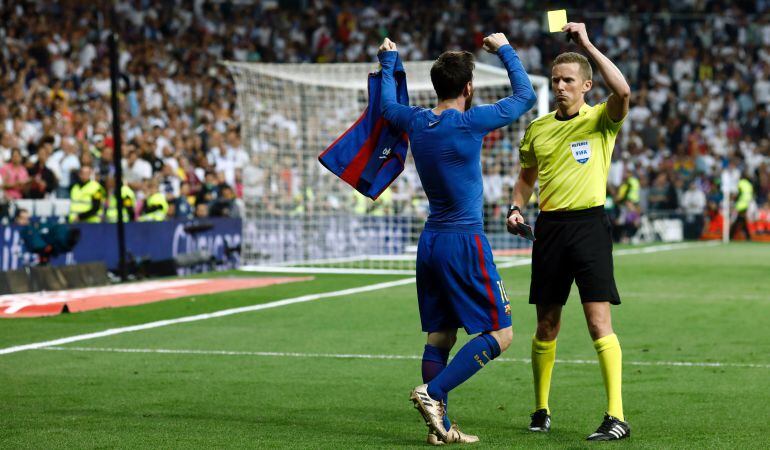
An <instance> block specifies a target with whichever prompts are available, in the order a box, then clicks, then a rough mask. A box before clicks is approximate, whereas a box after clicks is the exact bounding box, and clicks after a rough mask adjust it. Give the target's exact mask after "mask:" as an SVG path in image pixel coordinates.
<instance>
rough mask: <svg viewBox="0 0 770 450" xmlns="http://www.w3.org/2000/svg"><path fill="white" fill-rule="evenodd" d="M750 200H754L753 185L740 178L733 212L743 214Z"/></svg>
mask: <svg viewBox="0 0 770 450" xmlns="http://www.w3.org/2000/svg"><path fill="white" fill-rule="evenodd" d="M752 198H754V185H752V184H751V181H749V180H747V179H745V178H741V181H739V182H738V199H737V200H736V201H735V210H736V211H740V212H743V211H746V210H747V209H749V204H751V199H752Z"/></svg>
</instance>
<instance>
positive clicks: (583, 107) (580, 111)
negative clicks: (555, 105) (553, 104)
mask: <svg viewBox="0 0 770 450" xmlns="http://www.w3.org/2000/svg"><path fill="white" fill-rule="evenodd" d="M588 108H590V106H588V103H583V104H582V105H580V109H578V111H577V112H576V113H575V114H572V115H571V116H567V117H559V111H558V110H556V114H554V115H553V117H554V119H556V120H558V121H559V122H567V121H569V120H572V119H574V118H575V117H577V116H579V115H581V114H585V112H586V111H587V110H588Z"/></svg>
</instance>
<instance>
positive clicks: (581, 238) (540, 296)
mask: <svg viewBox="0 0 770 450" xmlns="http://www.w3.org/2000/svg"><path fill="white" fill-rule="evenodd" d="M611 227H612V225H611V224H610V220H609V218H608V217H607V215H606V214H605V213H604V207H603V206H597V207H594V208H588V209H583V210H579V211H541V212H540V215H539V216H538V217H537V222H535V238H536V240H535V244H534V247H533V249H532V282H531V284H530V288H529V302H530V303H532V304H559V305H564V304H565V303H567V297H569V291H570V288H571V287H572V281H575V283H576V284H577V287H578V290H579V291H580V300H581V301H582V302H583V303H585V302H610V303H612V304H615V305H618V304H620V295H619V294H618V288H617V287H616V286H615V277H614V275H613V264H612V229H611Z"/></svg>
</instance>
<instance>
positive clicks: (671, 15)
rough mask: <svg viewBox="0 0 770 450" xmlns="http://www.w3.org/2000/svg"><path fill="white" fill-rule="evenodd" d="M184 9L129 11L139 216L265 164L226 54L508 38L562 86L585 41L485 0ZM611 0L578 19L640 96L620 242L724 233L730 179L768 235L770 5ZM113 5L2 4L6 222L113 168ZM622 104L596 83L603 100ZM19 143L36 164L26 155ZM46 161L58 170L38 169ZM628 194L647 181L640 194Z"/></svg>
mask: <svg viewBox="0 0 770 450" xmlns="http://www.w3.org/2000/svg"><path fill="white" fill-rule="evenodd" d="M182 3H183V2H181V1H179V0H177V1H175V2H160V1H143V2H133V1H122V2H118V3H117V13H118V16H119V17H120V20H119V23H118V29H119V32H120V36H121V39H122V40H121V48H120V56H119V66H120V71H121V81H120V83H121V99H122V107H123V111H124V119H123V138H124V143H125V145H124V155H125V160H124V164H125V166H124V169H125V178H126V181H127V183H128V184H129V186H130V187H131V188H132V189H133V190H134V191H135V192H136V200H137V201H136V204H135V206H136V211H135V213H136V214H135V216H137V217H138V216H139V214H140V213H141V210H142V207H143V204H144V200H145V198H147V197H148V195H149V194H148V192H149V185H150V184H151V183H150V181H151V180H154V181H157V183H158V185H159V186H160V190H161V192H163V193H165V195H166V196H167V198H168V200H169V204H170V205H171V206H170V208H169V216H171V215H172V214H173V215H177V216H178V217H189V216H190V215H192V211H201V212H200V214H206V211H221V210H222V208H213V206H214V205H215V203H216V200H217V197H218V195H219V193H220V192H221V191H222V190H223V189H224V188H225V186H230V187H233V188H234V191H235V192H236V194H237V195H238V197H240V196H241V195H242V192H243V186H242V185H241V180H242V179H243V177H242V175H243V173H242V168H243V167H244V166H245V165H246V164H247V163H248V162H249V161H250V158H249V156H248V154H247V151H246V150H245V149H244V147H243V145H242V144H241V142H240V136H239V132H238V130H239V119H240V117H239V111H238V108H237V107H236V101H235V91H234V87H233V84H232V80H231V79H230V77H229V75H228V74H227V71H226V70H225V68H224V67H223V66H221V65H219V64H218V63H219V62H220V61H222V60H235V61H251V62H256V61H262V62H367V61H374V60H375V59H376V58H375V56H376V55H375V52H376V48H377V43H378V42H380V41H381V40H382V37H383V36H384V35H386V34H387V35H388V36H390V37H392V38H393V39H394V40H395V41H396V42H398V43H399V49H400V51H401V55H402V57H403V58H404V59H406V60H420V59H430V58H433V57H435V56H436V55H437V54H439V53H440V52H441V51H443V50H447V49H455V48H462V49H467V50H471V51H474V52H476V54H477V56H478V60H479V61H482V62H486V63H491V64H497V63H498V62H497V60H496V58H490V57H489V56H488V55H485V54H484V53H483V52H481V51H480V47H481V39H482V37H483V36H484V34H485V33H487V32H490V31H502V32H505V33H506V34H507V35H508V36H509V37H510V39H511V41H512V43H513V45H514V46H515V47H516V48H517V49H518V50H519V54H520V55H521V57H522V60H523V62H524V66H525V67H526V68H528V70H530V71H531V72H532V73H536V74H546V75H547V74H548V73H549V66H548V65H549V62H550V61H551V60H552V58H553V56H554V55H556V54H557V53H559V52H561V51H563V50H566V49H567V48H571V47H569V45H568V44H567V43H566V42H564V41H563V40H561V39H560V37H559V36H552V35H549V34H545V33H543V32H542V27H541V14H542V11H540V10H539V9H538V10H535V9H534V8H539V5H537V6H535V5H533V4H531V3H530V2H524V1H523V0H513V1H511V2H491V1H479V2H472V4H470V3H469V5H470V7H469V9H466V8H464V7H463V6H462V5H461V3H462V2H450V4H449V6H445V7H441V8H438V7H436V5H437V3H438V2H436V1H425V2H411V3H408V4H407V3H406V2H390V3H388V4H387V7H384V6H379V5H377V4H374V3H372V2H368V1H358V2H337V1H318V2H293V3H291V2H288V3H286V4H289V3H291V4H300V3H301V4H304V5H305V6H306V8H304V9H301V8H281V7H279V6H278V5H281V4H284V2H257V3H256V4H250V3H249V4H241V3H242V2H230V1H220V2H206V1H196V2H193V3H192V4H193V5H194V7H193V8H184V7H181V6H182ZM600 3H601V4H597V5H596V7H595V8H592V9H593V11H602V12H592V11H572V10H571V11H570V14H571V18H574V19H580V20H584V21H586V22H587V23H588V26H589V29H590V30H591V31H592V35H593V36H594V37H593V39H594V41H595V42H596V43H597V45H599V46H600V47H601V48H602V50H603V51H605V52H606V54H607V55H608V56H609V57H610V58H612V59H613V60H614V61H617V62H618V66H619V67H620V69H621V70H622V71H623V73H624V74H625V75H626V76H627V78H628V80H629V82H630V83H631V84H632V89H633V92H634V98H633V100H632V108H631V111H630V113H629V117H628V119H627V120H628V124H627V125H626V126H624V127H623V133H622V135H621V136H620V137H619V139H618V144H617V145H618V147H617V148H616V151H615V161H614V162H613V164H612V167H611V169H610V177H609V190H608V192H609V194H610V195H611V196H613V197H614V198H612V200H613V201H614V202H616V203H618V204H619V205H626V206H627V208H617V211H618V213H617V214H616V215H615V220H616V223H617V224H618V225H620V226H619V227H618V229H620V230H627V233H619V235H618V239H624V238H628V234H630V233H632V232H634V231H635V230H636V229H637V228H639V227H640V226H642V223H641V216H642V215H646V216H648V217H661V216H663V217H674V216H675V217H680V218H683V220H684V222H685V234H686V236H685V237H698V236H700V235H701V234H702V233H704V232H705V233H708V231H709V230H710V229H712V228H713V226H712V225H713V223H714V222H713V221H712V220H711V219H713V218H715V217H716V215H717V214H718V211H717V208H718V205H719V203H720V201H721V197H722V189H721V185H722V184H726V185H727V192H729V193H730V194H731V195H735V196H737V194H738V182H739V180H740V178H741V176H742V175H743V176H746V177H747V179H748V180H749V181H750V182H751V183H752V185H753V187H754V190H753V200H752V203H751V206H750V210H749V213H748V216H749V217H750V218H751V222H752V225H751V226H750V228H751V227H753V229H754V230H755V232H756V233H759V234H766V230H767V228H768V227H767V226H766V224H765V223H762V222H761V220H760V219H761V218H764V217H767V215H768V211H770V197H769V194H770V139H768V132H769V131H770V114H769V113H768V107H769V106H770V81H769V77H770V4H768V3H767V2H739V3H735V2H729V1H711V2H695V1H683V2H675V3H670V2H662V1H650V2H643V3H635V4H632V5H629V4H628V3H621V2H618V1H604V2H600ZM443 4H444V3H442V5H443ZM99 5H100V4H99V3H91V2H72V1H63V2H51V1H40V2H23V1H19V2H3V3H2V6H0V17H2V19H3V20H2V25H1V26H0V35H1V36H2V37H3V41H4V45H3V48H2V50H1V51H0V160H1V161H2V162H1V163H0V166H2V167H1V168H0V177H1V178H2V180H3V181H2V186H3V193H2V194H0V204H2V205H3V206H2V207H0V214H2V215H3V216H4V217H3V219H2V220H4V221H6V222H7V221H8V217H12V216H11V215H12V213H13V208H12V207H9V204H12V203H17V204H20V205H24V202H25V201H26V199H27V198H32V197H35V198H39V197H44V198H46V199H48V201H49V202H53V203H46V202H43V203H36V204H35V205H33V206H34V207H31V208H29V209H30V211H34V214H39V215H54V216H59V217H61V216H63V214H62V210H63V209H64V203H61V202H62V201H64V200H66V199H68V198H69V188H70V186H72V184H73V182H75V181H76V180H77V175H76V173H77V170H78V168H79V167H80V166H81V165H89V166H92V167H93V168H94V176H95V177H96V179H97V180H98V181H99V182H101V183H102V184H104V183H105V182H106V179H107V178H108V177H110V176H111V175H112V174H113V173H114V167H113V165H112V158H113V155H112V146H113V137H112V136H111V134H110V130H111V127H110V117H111V112H110V109H109V92H110V83H109V73H108V63H107V59H106V55H107V46H106V40H107V35H108V32H107V30H108V27H109V25H110V23H109V15H108V14H106V11H104V10H102V9H101V7H100V6H99ZM621 12H622V13H621ZM53 24H55V26H52V25H53ZM406 24H408V26H407V25H406ZM606 95H607V91H606V89H605V88H604V87H603V86H602V85H601V83H597V86H596V87H595V88H594V90H593V92H592V94H591V98H590V99H589V101H590V102H592V103H595V102H599V101H601V100H602V99H603V98H605V97H606ZM14 149H19V152H18V153H20V156H21V158H22V161H21V162H19V161H14V160H13V158H12V155H13V153H15V152H14ZM494 158H495V157H494V155H485V163H486V164H485V166H486V167H487V168H488V169H487V170H486V171H485V181H486V184H487V187H488V189H487V191H488V194H487V196H486V201H487V203H488V204H489V205H501V204H505V203H506V202H507V201H508V199H507V198H505V197H506V195H507V192H509V188H510V186H507V185H505V184H504V183H512V180H515V176H513V175H514V174H515V172H516V171H517V168H516V167H513V168H503V167H501V166H500V165H499V164H495V160H494ZM41 159H42V160H43V161H44V163H45V164H44V168H46V169H47V170H42V169H41V168H40V167H39V164H38V161H40V160H41ZM22 167H24V168H25V169H26V173H23V172H24V170H22ZM501 171H505V172H513V173H498V172H501ZM52 177H53V178H52ZM632 179H634V180H636V181H634V180H632ZM506 180H507V181H506ZM629 180H631V181H629ZM500 183H503V186H497V184H500ZM629 183H631V184H633V183H637V185H638V192H637V193H636V194H634V198H632V199H629V198H628V197H627V196H628V194H629V187H630V185H629ZM493 185H494V186H493ZM500 187H502V188H500ZM631 192H633V189H631ZM490 193H497V194H493V195H490ZM637 194H638V195H637ZM399 195H400V196H401V197H404V196H406V197H408V196H409V195H410V193H404V192H400V193H399ZM198 203H207V204H208V208H197V204H198ZM407 203H408V202H407ZM177 205H181V206H177ZM185 205H186V206H185ZM190 205H192V208H190ZM17 206H18V205H17ZM27 206H29V205H26V206H24V207H27ZM239 209H241V208H226V209H225V211H228V212H231V213H232V212H235V213H237V211H238V210H239ZM488 210H494V208H488ZM701 230H705V231H704V232H701Z"/></svg>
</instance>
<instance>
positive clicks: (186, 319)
mask: <svg viewBox="0 0 770 450" xmlns="http://www.w3.org/2000/svg"><path fill="white" fill-rule="evenodd" d="M714 245H720V243H718V242H716V243H714V242H707V243H695V244H671V245H658V246H653V247H644V248H638V249H636V248H634V249H626V250H618V251H617V252H616V254H618V255H635V254H646V253H656V252H662V251H668V250H681V249H686V248H693V247H705V246H709V247H710V246H714ZM506 264H510V265H502V264H501V265H500V266H498V267H499V268H501V269H504V268H508V267H513V266H523V265H529V264H530V261H529V259H524V260H521V261H512V262H510V263H506ZM415 280H416V279H415V278H404V279H402V280H397V281H390V282H387V283H378V284H372V285H369V286H362V287H358V288H352V289H345V290H341V291H334V292H326V293H323V294H310V295H303V296H301V297H294V298H288V299H284V300H277V301H274V302H270V303H262V304H259V305H252V306H244V307H241V308H232V309H224V310H222V311H216V312H213V313H207V314H198V315H195V316H187V317H179V318H176V319H168V320H159V321H157V322H149V323H145V324H140V325H133V326H129V327H122V328H112V329H109V330H104V331H99V332H96V333H87V334H79V335H76V336H70V337H66V338H61V339H54V340H51V341H44V342H36V343H33V344H25V345H17V346H13V347H7V348H3V349H0V355H7V354H9V353H16V352H23V351H25V350H34V349H39V348H43V347H51V346H55V345H63V344H69V343H72V342H79V341H85V340H88V339H97V338H100V337H106V336H114V335H116V334H122V333H130V332H132V331H141V330H149V329H151V328H159V327H165V326H167V325H175V324H177V323H185V322H196V321H199V320H206V319H213V318H215V317H224V316H230V315H233V314H240V313H244V312H251V311H259V310H262V309H269V308H277V307H279V306H286V305H291V304H294V303H302V302H309V301H314V300H319V299H322V298H328V297H339V296H344V295H351V294H357V293H359V292H368V291H375V290H378V289H387V288H389V287H394V286H401V285H404V284H410V283H414V282H415Z"/></svg>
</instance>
